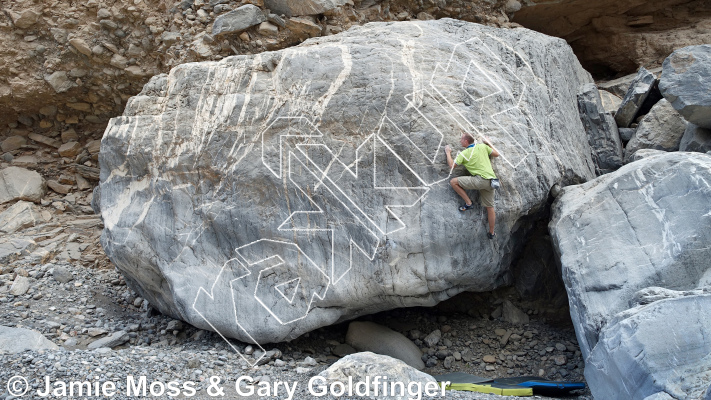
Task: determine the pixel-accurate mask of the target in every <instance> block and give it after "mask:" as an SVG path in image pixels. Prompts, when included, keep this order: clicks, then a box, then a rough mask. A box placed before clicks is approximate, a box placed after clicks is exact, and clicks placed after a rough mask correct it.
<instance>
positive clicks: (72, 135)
mask: <svg viewBox="0 0 711 400" xmlns="http://www.w3.org/2000/svg"><path fill="white" fill-rule="evenodd" d="M77 140H79V135H78V134H77V132H76V131H75V130H74V129H69V130H66V131H64V132H62V142H64V143H67V142H76V141H77Z"/></svg>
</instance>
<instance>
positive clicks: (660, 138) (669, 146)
mask: <svg viewBox="0 0 711 400" xmlns="http://www.w3.org/2000/svg"><path fill="white" fill-rule="evenodd" d="M685 130H686V121H684V118H682V117H681V115H679V113H678V112H676V110H675V109H674V107H672V106H671V104H669V102H668V101H666V100H665V99H662V100H660V101H659V102H658V103H657V104H655V105H654V107H652V109H651V110H650V111H649V114H647V115H645V116H644V118H642V121H640V122H639V126H638V127H637V130H636V131H635V134H634V136H632V139H630V141H629V142H628V143H627V147H625V160H626V161H629V160H630V158H631V157H632V156H633V155H634V153H635V152H636V151H638V150H640V149H655V150H664V151H676V150H679V144H680V143H681V138H682V136H684V131H685Z"/></svg>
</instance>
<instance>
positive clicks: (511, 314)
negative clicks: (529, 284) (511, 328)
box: [502, 300, 529, 325]
mask: <svg viewBox="0 0 711 400" xmlns="http://www.w3.org/2000/svg"><path fill="white" fill-rule="evenodd" d="M502 317H503V320H504V321H506V322H508V323H510V324H514V325H525V324H527V323H529V318H528V315H526V313H525V312H523V311H521V310H519V309H518V308H517V307H516V306H515V305H513V303H511V302H510V301H508V300H504V306H503V309H502Z"/></svg>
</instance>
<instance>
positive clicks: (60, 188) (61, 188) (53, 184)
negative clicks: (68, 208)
mask: <svg viewBox="0 0 711 400" xmlns="http://www.w3.org/2000/svg"><path fill="white" fill-rule="evenodd" d="M47 186H48V187H49V188H50V189H52V190H54V191H55V192H57V193H59V194H67V193H69V191H70V190H72V187H71V186H69V185H62V184H61V183H59V182H57V181H47Z"/></svg>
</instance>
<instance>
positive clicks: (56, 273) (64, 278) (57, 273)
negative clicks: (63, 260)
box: [52, 266, 74, 283]
mask: <svg viewBox="0 0 711 400" xmlns="http://www.w3.org/2000/svg"><path fill="white" fill-rule="evenodd" d="M52 277H53V278H54V280H55V281H57V282H59V283H67V282H70V281H72V280H74V275H72V273H71V272H69V270H68V269H66V268H64V267H60V266H56V267H54V270H53V271H52Z"/></svg>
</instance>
